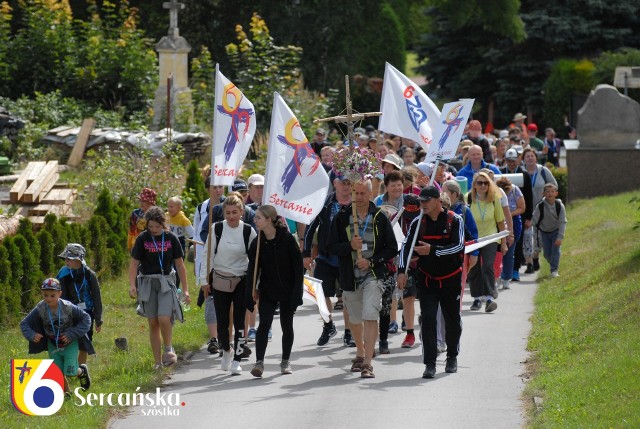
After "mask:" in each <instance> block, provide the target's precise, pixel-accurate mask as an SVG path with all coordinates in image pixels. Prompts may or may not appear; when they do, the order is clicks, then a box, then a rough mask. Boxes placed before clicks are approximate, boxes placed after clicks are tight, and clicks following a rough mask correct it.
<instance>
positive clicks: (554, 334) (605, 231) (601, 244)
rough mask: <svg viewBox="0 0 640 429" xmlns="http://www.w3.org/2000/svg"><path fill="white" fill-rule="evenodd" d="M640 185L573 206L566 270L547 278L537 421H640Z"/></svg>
mask: <svg viewBox="0 0 640 429" xmlns="http://www.w3.org/2000/svg"><path fill="white" fill-rule="evenodd" d="M637 194H638V192H634V193H626V194H621V195H617V196H613V197H606V198H596V199H593V200H584V201H579V202H576V203H575V204H572V205H571V207H569V209H568V219H569V224H568V227H567V234H566V240H565V241H564V242H563V245H562V250H563V254H562V257H561V261H560V274H561V276H560V277H559V278H556V279H551V278H550V277H549V268H548V265H547V264H546V263H545V264H544V265H543V268H542V270H541V271H542V274H541V275H540V278H539V281H540V283H539V289H538V293H537V296H536V301H535V303H536V309H535V313H534V316H533V318H532V320H533V330H532V333H531V336H530V338H529V349H530V350H531V351H532V352H533V359H532V362H531V365H530V370H531V372H532V375H533V378H532V380H531V381H530V382H529V384H528V386H527V388H526V391H525V394H526V396H527V403H528V404H532V403H533V400H532V398H533V397H534V396H535V397H541V398H542V399H543V402H542V407H541V409H540V410H539V411H536V410H535V409H534V408H535V407H533V406H532V407H531V410H530V411H531V413H530V418H531V419H530V422H529V425H530V426H531V427H534V428H549V427H562V428H565V427H575V428H586V427H589V428H596V427H602V428H610V427H617V428H626V427H629V428H631V427H640V337H639V333H640V229H636V230H633V229H632V227H633V225H634V223H635V222H636V220H637V219H638V211H637V210H636V208H637V203H636V204H633V205H632V204H629V203H628V202H629V200H630V198H631V197H632V196H633V195H637Z"/></svg>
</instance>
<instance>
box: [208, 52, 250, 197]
mask: <svg viewBox="0 0 640 429" xmlns="http://www.w3.org/2000/svg"><path fill="white" fill-rule="evenodd" d="M255 132H256V111H255V109H254V108H253V104H252V103H251V102H250V101H249V100H248V99H247V97H245V96H244V94H243V93H242V92H240V90H239V89H238V88H237V87H236V86H235V85H234V84H233V83H232V82H231V81H230V80H229V79H227V78H226V77H224V76H223V75H222V73H220V70H219V69H218V65H217V64H216V108H215V110H214V112H213V147H212V150H211V165H212V179H213V180H212V181H211V185H233V181H234V180H235V178H236V176H237V175H238V171H239V170H240V167H241V166H242V163H243V162H244V159H245V158H246V157H247V153H248V152H249V148H250V147H251V141H252V140H253V135H254V134H255Z"/></svg>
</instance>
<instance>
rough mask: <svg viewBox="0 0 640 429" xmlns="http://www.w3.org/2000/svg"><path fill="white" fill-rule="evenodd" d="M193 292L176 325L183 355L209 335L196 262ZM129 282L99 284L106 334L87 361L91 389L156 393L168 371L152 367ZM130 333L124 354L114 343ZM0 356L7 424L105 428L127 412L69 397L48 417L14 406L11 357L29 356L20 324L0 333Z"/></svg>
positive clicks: (2, 414)
mask: <svg viewBox="0 0 640 429" xmlns="http://www.w3.org/2000/svg"><path fill="white" fill-rule="evenodd" d="M186 264H187V272H188V273H189V282H190V283H189V284H190V291H191V294H192V296H193V297H194V305H192V306H191V309H190V310H189V311H188V312H186V313H185V319H186V320H185V323H183V324H181V323H176V326H175V328H174V341H173V345H174V348H175V349H176V352H177V353H178V355H179V356H180V355H181V354H183V353H186V352H187V351H189V350H197V349H198V348H200V347H201V346H202V345H203V344H204V343H205V342H206V340H207V339H208V334H207V329H206V326H205V324H204V316H203V309H200V308H198V307H197V306H196V305H195V297H197V293H196V292H195V290H196V289H195V281H194V276H193V274H192V273H193V264H192V263H190V262H187V263H186ZM128 285H129V282H128V280H127V277H126V274H124V275H123V276H121V277H120V278H117V279H112V280H109V281H104V282H102V284H101V287H102V296H103V302H104V324H103V328H102V332H100V333H99V334H97V333H94V336H93V339H94V347H95V349H96V355H95V356H90V357H89V360H88V365H89V369H90V371H91V382H92V383H91V389H90V392H91V393H97V394H99V393H112V392H113V393H120V392H128V393H134V392H135V390H136V388H137V387H140V388H141V390H140V391H153V390H154V389H155V388H156V386H161V385H162V379H163V378H164V376H165V375H166V371H165V372H164V373H163V372H160V373H157V372H155V371H154V370H153V369H152V367H153V363H154V362H153V357H152V353H151V347H150V345H149V336H148V335H149V330H148V326H147V321H146V320H145V319H143V318H142V317H140V316H138V315H136V313H135V301H133V300H132V299H130V298H129V293H128V290H129V286H128ZM118 337H126V338H127V339H128V343H129V351H128V352H121V351H118V349H117V348H116V347H115V344H114V340H115V339H116V338H118ZM0 356H2V360H1V361H2V370H1V372H0V385H2V386H4V388H3V389H1V392H0V422H2V427H3V428H26V427H29V428H56V429H57V428H61V427H76V428H81V427H89V428H94V427H105V426H106V423H107V421H108V419H109V418H110V417H111V416H113V415H116V414H118V413H122V412H123V411H124V409H123V408H117V407H108V406H105V407H100V406H94V407H89V406H76V405H75V404H74V400H77V398H75V397H74V398H73V399H71V400H67V401H65V404H64V405H63V407H62V409H60V411H58V412H57V413H56V414H55V415H53V416H49V417H35V416H25V415H23V414H21V413H19V412H18V411H17V410H16V409H15V408H14V407H13V405H12V404H11V397H10V392H9V390H10V389H9V385H10V369H9V367H10V359H20V358H26V357H29V355H27V341H26V340H25V339H24V338H23V337H22V335H21V334H20V329H19V327H18V326H12V327H9V328H7V329H4V332H3V334H2V336H0ZM30 357H32V358H36V359H48V356H47V353H41V354H39V355H31V356H30ZM70 386H71V389H72V390H73V389H75V388H76V387H78V386H79V383H78V381H77V379H72V380H70Z"/></svg>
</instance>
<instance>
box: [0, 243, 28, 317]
mask: <svg viewBox="0 0 640 429" xmlns="http://www.w3.org/2000/svg"><path fill="white" fill-rule="evenodd" d="M15 239H16V236H13V237H7V238H5V239H4V240H3V242H2V245H3V246H4V248H5V249H6V250H7V260H8V261H9V265H10V267H11V268H10V270H9V271H8V274H9V273H10V274H9V275H8V276H7V277H8V280H7V286H8V288H7V294H6V295H5V296H6V302H7V314H8V316H9V318H17V317H18V315H19V314H20V311H21V310H22V307H21V296H22V286H21V285H20V279H21V278H22V276H23V274H24V268H23V265H22V258H21V256H20V249H19V248H18V246H16V243H15ZM23 240H24V238H23Z"/></svg>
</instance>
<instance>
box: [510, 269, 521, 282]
mask: <svg viewBox="0 0 640 429" xmlns="http://www.w3.org/2000/svg"><path fill="white" fill-rule="evenodd" d="M511 281H514V282H519V281H520V272H519V271H515V270H514V271H513V274H512V275H511Z"/></svg>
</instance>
